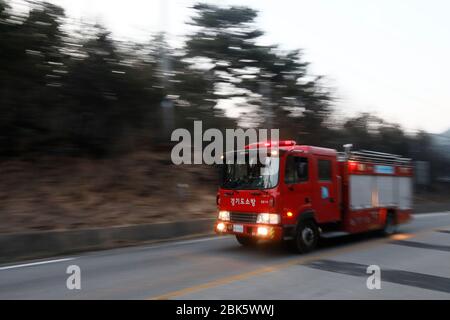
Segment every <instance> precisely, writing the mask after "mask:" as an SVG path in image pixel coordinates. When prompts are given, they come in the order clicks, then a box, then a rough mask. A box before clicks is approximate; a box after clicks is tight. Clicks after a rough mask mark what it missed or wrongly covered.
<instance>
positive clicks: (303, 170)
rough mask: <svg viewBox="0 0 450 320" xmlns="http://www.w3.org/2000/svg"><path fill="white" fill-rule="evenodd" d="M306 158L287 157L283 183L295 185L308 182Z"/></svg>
mask: <svg viewBox="0 0 450 320" xmlns="http://www.w3.org/2000/svg"><path fill="white" fill-rule="evenodd" d="M308 167H309V166H308V158H304V157H295V156H288V157H287V159H286V171H285V175H284V183H286V184H295V183H301V182H305V181H308Z"/></svg>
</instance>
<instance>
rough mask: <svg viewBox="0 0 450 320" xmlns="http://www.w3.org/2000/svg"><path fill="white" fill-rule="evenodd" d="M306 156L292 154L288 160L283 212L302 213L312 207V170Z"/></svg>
mask: <svg viewBox="0 0 450 320" xmlns="http://www.w3.org/2000/svg"><path fill="white" fill-rule="evenodd" d="M309 161H310V159H309V158H308V157H307V156H306V155H296V154H291V155H288V156H287V158H286V165H285V173H284V190H283V194H284V201H283V211H285V212H287V211H292V212H296V213H301V212H302V211H304V210H305V209H307V208H310V207H311V202H312V194H311V193H312V190H311V182H310V181H311V178H310V177H311V173H310V171H311V168H310V165H309Z"/></svg>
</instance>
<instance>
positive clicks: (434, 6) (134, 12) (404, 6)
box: [50, 0, 450, 133]
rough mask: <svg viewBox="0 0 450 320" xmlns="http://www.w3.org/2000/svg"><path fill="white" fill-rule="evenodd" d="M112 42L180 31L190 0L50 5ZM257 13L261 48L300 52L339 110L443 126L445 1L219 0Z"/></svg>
mask: <svg viewBox="0 0 450 320" xmlns="http://www.w3.org/2000/svg"><path fill="white" fill-rule="evenodd" d="M50 2H53V3H55V4H59V5H61V6H63V7H64V8H65V9H66V14H67V15H68V16H70V17H73V18H77V19H78V18H82V19H86V20H95V21H97V22H101V23H103V24H104V25H105V26H107V27H108V28H109V29H110V30H112V31H113V33H114V35H115V36H116V37H118V38H128V39H133V40H144V39H148V38H149V36H148V35H149V33H151V32H155V31H158V30H162V29H164V30H165V31H167V32H168V33H169V34H170V36H171V39H172V42H173V43H175V44H176V43H180V41H182V35H183V34H186V32H188V31H187V30H188V29H186V26H185V25H184V22H186V21H188V20H189V15H191V14H192V11H191V10H190V9H189V6H191V5H192V4H194V3H195V2H197V1H191V0H126V1H122V0H50ZM205 2H210V3H217V4H224V5H227V4H238V5H248V6H250V7H252V8H255V9H257V10H259V12H260V16H259V18H258V24H259V25H260V27H261V28H262V29H263V30H264V31H265V32H266V36H265V37H264V39H262V41H263V43H277V44H280V45H281V47H282V48H286V49H296V48H302V49H304V53H305V58H306V60H308V61H309V62H311V72H313V73H314V74H322V75H326V76H327V77H328V78H329V80H330V83H331V84H332V85H333V86H334V87H335V88H336V89H337V92H336V93H337V96H338V97H339V98H340V101H339V103H338V104H337V109H338V110H339V112H341V113H344V114H346V115H351V114H354V113H355V112H358V111H370V112H373V113H375V114H377V115H379V116H381V117H383V118H385V119H387V120H389V121H394V122H399V123H400V124H402V125H403V126H404V127H405V128H406V129H408V130H415V129H425V130H427V131H429V132H433V133H440V132H442V131H445V130H447V129H449V128H450V60H449V57H450V18H449V16H448V15H449V13H450V1H448V0H377V1H373V0H339V1H336V0H277V1H274V0H221V1H205Z"/></svg>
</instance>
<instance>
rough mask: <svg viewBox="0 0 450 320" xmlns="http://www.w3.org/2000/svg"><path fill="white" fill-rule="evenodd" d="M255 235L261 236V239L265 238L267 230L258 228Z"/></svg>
mask: <svg viewBox="0 0 450 320" xmlns="http://www.w3.org/2000/svg"><path fill="white" fill-rule="evenodd" d="M257 234H258V236H261V237H267V235H268V234H269V228H267V227H258V230H257Z"/></svg>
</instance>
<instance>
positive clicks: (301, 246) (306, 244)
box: [291, 220, 319, 253]
mask: <svg viewBox="0 0 450 320" xmlns="http://www.w3.org/2000/svg"><path fill="white" fill-rule="evenodd" d="M318 240H319V229H318V228H317V226H316V224H315V223H314V221H312V220H305V221H301V222H300V223H299V224H298V227H297V231H296V235H295V239H294V240H292V242H291V247H292V248H293V249H294V250H295V251H296V252H299V253H307V252H311V251H312V250H314V248H315V247H316V246H317V242H318Z"/></svg>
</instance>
